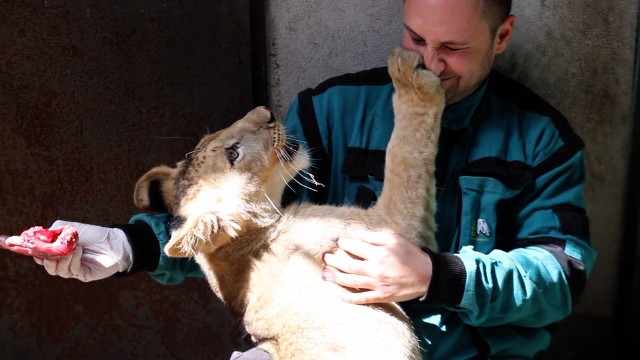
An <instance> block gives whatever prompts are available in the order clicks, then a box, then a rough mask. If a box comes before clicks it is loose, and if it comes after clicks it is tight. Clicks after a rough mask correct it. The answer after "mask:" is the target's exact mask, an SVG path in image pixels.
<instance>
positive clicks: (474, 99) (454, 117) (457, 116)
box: [441, 79, 487, 130]
mask: <svg viewBox="0 0 640 360" xmlns="http://www.w3.org/2000/svg"><path fill="white" fill-rule="evenodd" d="M486 89H487V79H485V80H484V81H483V82H482V84H481V85H480V86H479V87H478V89H476V91H474V92H473V93H472V94H471V95H469V96H467V97H466V98H464V99H462V100H460V101H458V102H457V103H454V104H451V105H447V106H446V107H445V108H444V112H443V114H442V121H441V127H443V128H446V129H449V130H462V129H465V128H468V127H469V124H470V122H471V118H472V117H473V114H474V113H475V111H476V108H477V107H478V105H479V104H480V101H481V100H482V97H483V96H484V93H485V92H486Z"/></svg>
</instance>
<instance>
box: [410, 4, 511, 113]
mask: <svg viewBox="0 0 640 360" xmlns="http://www.w3.org/2000/svg"><path fill="white" fill-rule="evenodd" d="M482 10H483V5H482V1H479V0H406V1H405V6H404V30H403V36H402V46H403V47H405V48H406V49H411V50H415V51H418V52H420V53H421V54H422V57H423V58H424V62H425V65H426V66H427V68H428V69H429V70H431V71H433V72H434V73H435V74H437V75H438V76H439V77H440V79H441V81H442V86H443V88H444V90H445V94H446V101H447V104H453V103H455V102H458V101H460V100H462V99H463V98H465V97H466V96H468V95H470V94H471V93H472V92H474V91H475V90H476V89H477V88H478V86H479V85H480V83H482V81H483V80H484V79H485V77H486V76H487V74H488V73H489V71H490V70H491V66H492V65H493V59H494V57H495V55H496V54H498V53H501V52H502V51H504V49H506V47H507V45H508V43H509V40H510V39H511V32H512V30H513V18H512V17H510V18H509V19H508V20H506V21H505V22H503V24H502V25H501V26H500V28H499V29H498V31H497V32H496V36H495V37H492V34H491V30H490V28H489V23H488V22H487V19H485V17H484V16H483V14H482Z"/></svg>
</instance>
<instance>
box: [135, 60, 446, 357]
mask: <svg viewBox="0 0 640 360" xmlns="http://www.w3.org/2000/svg"><path fill="white" fill-rule="evenodd" d="M389 73H390V75H391V77H392V79H393V85H394V86H395V90H396V92H395V94H394V97H393V106H394V114H395V128H394V130H393V134H392V137H391V140H390V142H389V145H388V148H387V158H386V168H385V181H384V188H383V191H382V194H381V196H380V199H379V200H378V202H377V204H375V205H374V206H373V207H371V208H369V209H367V210H364V209H360V208H356V207H349V206H341V207H335V206H325V205H323V206H319V205H313V204H308V203H302V204H294V205H290V206H288V207H286V208H284V209H282V208H280V206H279V205H278V204H280V200H281V196H282V192H283V190H284V187H285V183H286V182H287V181H288V180H290V179H291V178H292V177H293V176H294V175H295V174H296V173H298V172H299V171H302V170H304V169H305V168H307V167H308V166H309V157H308V154H307V153H306V151H305V150H304V149H303V148H302V147H300V148H298V147H297V145H295V144H292V143H287V142H286V141H287V140H292V139H287V135H286V134H285V131H284V128H283V126H282V125H281V124H280V123H278V122H277V121H275V120H273V118H272V115H271V113H270V112H269V111H268V110H267V109H266V108H264V107H258V108H255V109H254V110H252V111H251V112H249V113H248V114H247V115H246V116H245V117H244V118H242V119H241V120H239V121H237V122H236V123H234V124H233V125H231V126H230V127H229V128H227V129H224V130H221V131H218V132H216V133H214V134H211V135H207V136H205V137H204V138H203V139H202V140H201V141H200V143H199V144H198V146H197V147H196V149H195V150H194V151H193V152H192V153H190V154H189V155H188V157H187V159H186V160H184V161H182V162H180V163H178V165H177V167H176V168H170V167H166V166H160V167H156V168H153V169H152V170H150V171H149V172H148V173H146V174H145V175H144V176H142V178H141V179H140V180H139V181H138V183H137V185H136V191H135V195H134V198H135V203H136V205H137V206H139V207H141V208H143V209H149V208H150V206H151V197H152V196H151V195H150V194H152V193H153V192H154V191H152V189H154V188H156V189H157V190H159V191H160V192H161V193H162V196H163V197H164V200H165V202H166V205H167V207H168V210H169V211H170V212H171V213H172V214H173V215H174V217H175V218H176V219H181V220H182V221H181V223H180V224H177V225H176V226H175V227H174V228H173V229H172V232H171V240H170V241H169V242H168V244H167V245H166V247H165V248H164V251H165V252H166V253H167V254H168V255H169V256H175V257H190V256H195V258H196V260H197V262H198V263H199V264H200V266H201V267H202V270H203V271H204V273H205V274H206V276H207V279H208V281H209V283H210V285H211V288H212V290H213V292H214V293H215V294H216V295H217V296H218V297H220V299H221V300H222V301H224V302H225V303H226V304H227V305H228V306H230V307H231V308H233V309H234V310H235V311H237V312H238V313H240V314H242V315H243V320H244V325H245V327H246V330H247V331H248V332H249V333H250V334H251V336H252V337H253V339H254V340H255V341H256V342H257V344H258V345H259V346H260V347H261V348H263V349H264V350H266V351H268V352H269V353H271V355H272V356H273V358H274V359H297V360H300V359H303V360H304V359H332V360H336V359H349V360H352V359H389V360H398V359H419V358H420V353H419V345H418V340H417V338H416V336H415V334H414V332H413V328H412V326H411V323H410V321H409V319H408V318H407V316H406V315H405V314H404V313H403V311H402V309H401V308H400V307H399V306H398V305H397V304H394V303H388V304H377V305H371V306H365V305H354V304H350V303H347V302H344V301H342V300H341V299H340V292H341V291H345V290H344V289H343V288H340V287H339V286H337V285H335V284H333V283H331V282H327V281H323V280H322V276H321V272H322V266H323V265H322V259H321V258H322V254H323V253H325V252H327V251H330V250H331V249H332V247H333V246H334V243H333V240H334V239H336V238H338V237H339V236H345V237H352V238H357V234H358V232H359V231H361V230H365V229H366V230H377V231H388V232H398V233H400V234H403V235H404V236H405V237H407V238H409V239H412V240H414V241H415V242H416V243H417V244H419V245H420V246H425V245H426V246H430V247H431V248H435V246H436V245H435V240H434V232H435V223H434V212H435V180H434V170H435V156H436V152H437V142H438V135H439V132H440V117H441V115H442V110H443V107H444V95H443V91H442V89H441V87H440V83H439V79H438V78H437V77H436V76H435V75H433V74H432V73H431V72H429V71H427V70H425V69H424V65H423V63H422V59H421V56H420V55H419V54H417V53H414V52H410V51H406V50H402V49H396V50H395V51H394V52H393V53H392V55H391V57H390V59H389ZM154 184H155V185H154ZM354 291H355V290H354Z"/></svg>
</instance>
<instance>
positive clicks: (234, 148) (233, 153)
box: [224, 143, 240, 165]
mask: <svg viewBox="0 0 640 360" xmlns="http://www.w3.org/2000/svg"><path fill="white" fill-rule="evenodd" d="M224 154H225V156H226V157H227V160H229V162H230V163H231V165H233V163H234V161H236V159H237V158H238V156H240V153H239V152H238V143H235V144H233V145H231V147H228V148H226V149H225V150H224Z"/></svg>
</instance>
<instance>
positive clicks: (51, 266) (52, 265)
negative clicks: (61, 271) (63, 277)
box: [42, 259, 58, 276]
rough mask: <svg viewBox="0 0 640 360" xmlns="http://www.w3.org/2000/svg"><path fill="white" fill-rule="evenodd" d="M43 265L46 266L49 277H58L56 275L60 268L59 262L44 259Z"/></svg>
mask: <svg viewBox="0 0 640 360" xmlns="http://www.w3.org/2000/svg"><path fill="white" fill-rule="evenodd" d="M42 265H43V266H44V269H45V270H46V271H47V273H49V275H54V276H55V275H58V274H56V267H57V266H58V262H57V261H55V260H47V259H43V261H42Z"/></svg>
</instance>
